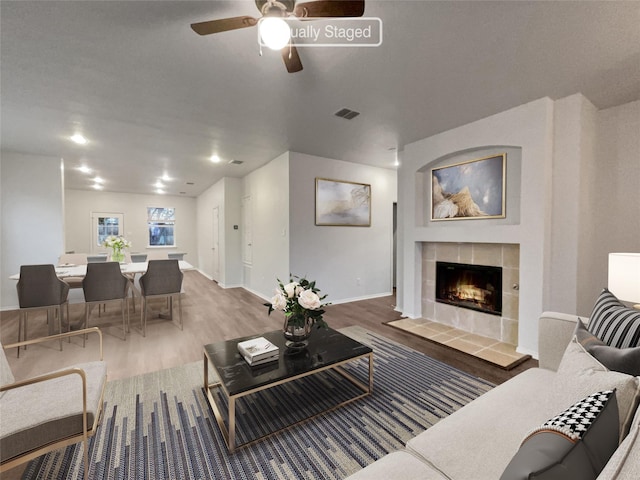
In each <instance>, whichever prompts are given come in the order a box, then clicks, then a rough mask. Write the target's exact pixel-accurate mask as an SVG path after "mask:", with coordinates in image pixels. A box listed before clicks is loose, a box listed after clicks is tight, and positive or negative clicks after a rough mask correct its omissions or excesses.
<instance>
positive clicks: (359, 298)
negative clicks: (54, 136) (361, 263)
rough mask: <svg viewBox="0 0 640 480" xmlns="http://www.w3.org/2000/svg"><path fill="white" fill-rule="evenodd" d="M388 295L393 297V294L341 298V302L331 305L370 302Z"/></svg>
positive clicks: (337, 301)
mask: <svg viewBox="0 0 640 480" xmlns="http://www.w3.org/2000/svg"><path fill="white" fill-rule="evenodd" d="M390 295H393V292H384V293H374V294H373V295H364V296H362V297H352V298H343V299H342V300H336V301H335V302H331V303H332V304H333V305H340V304H341V303H350V302H358V301H360V300H371V299H372V298H380V297H388V296H390ZM328 300H329V299H328Z"/></svg>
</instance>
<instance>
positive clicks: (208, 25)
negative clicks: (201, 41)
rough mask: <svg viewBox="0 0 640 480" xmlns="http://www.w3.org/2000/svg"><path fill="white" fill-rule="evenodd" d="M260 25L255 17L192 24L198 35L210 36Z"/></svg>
mask: <svg viewBox="0 0 640 480" xmlns="http://www.w3.org/2000/svg"><path fill="white" fill-rule="evenodd" d="M257 23H258V20H256V19H255V18H253V17H246V16H245V17H233V18H223V19H221V20H210V21H208V22H200V23H192V24H191V28H192V29H193V31H194V32H196V33H197V34H198V35H210V34H212V33H219V32H226V31H229V30H236V29H238V28H247V27H253V26H254V25H256V24H257Z"/></svg>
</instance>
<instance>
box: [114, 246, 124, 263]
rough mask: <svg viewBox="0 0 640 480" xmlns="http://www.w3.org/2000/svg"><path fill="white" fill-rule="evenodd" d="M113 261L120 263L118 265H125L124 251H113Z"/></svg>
mask: <svg viewBox="0 0 640 480" xmlns="http://www.w3.org/2000/svg"><path fill="white" fill-rule="evenodd" d="M111 261H112V262H118V263H123V262H124V253H122V250H115V249H114V250H113V253H112V254H111Z"/></svg>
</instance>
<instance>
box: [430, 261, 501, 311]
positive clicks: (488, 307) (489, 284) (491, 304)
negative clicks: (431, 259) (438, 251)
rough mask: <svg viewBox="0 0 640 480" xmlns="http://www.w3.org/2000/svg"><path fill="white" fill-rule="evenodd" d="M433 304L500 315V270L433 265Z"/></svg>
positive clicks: (443, 264) (495, 268)
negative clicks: (434, 280) (434, 272)
mask: <svg viewBox="0 0 640 480" xmlns="http://www.w3.org/2000/svg"><path fill="white" fill-rule="evenodd" d="M435 297H436V302H440V303H447V304H449V305H454V306H457V307H460V308H468V309H471V310H477V311H479V312H484V313H489V314H491V315H498V316H499V315H501V314H502V267H494V266H490V265H471V264H466V263H453V262H436V295H435Z"/></svg>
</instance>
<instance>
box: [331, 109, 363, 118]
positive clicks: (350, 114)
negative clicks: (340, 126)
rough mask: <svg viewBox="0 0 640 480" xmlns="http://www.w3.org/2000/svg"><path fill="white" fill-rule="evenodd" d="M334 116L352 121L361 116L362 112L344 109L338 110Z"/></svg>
mask: <svg viewBox="0 0 640 480" xmlns="http://www.w3.org/2000/svg"><path fill="white" fill-rule="evenodd" d="M334 115H335V116H336V117H342V118H346V119H347V120H351V119H352V118H356V117H357V116H358V115H360V112H356V111H355V110H349V109H348V108H343V109H342V110H338V111H337V112H336V113H335V114H334Z"/></svg>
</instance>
